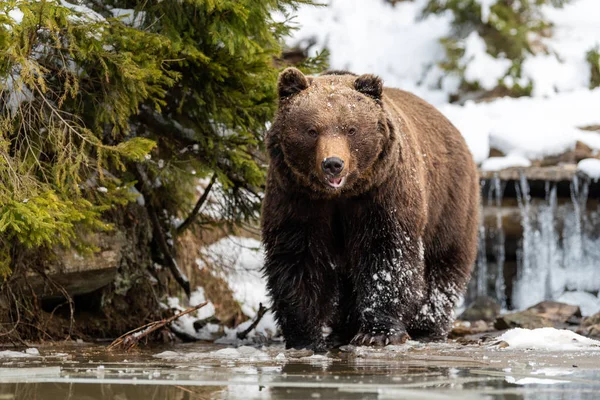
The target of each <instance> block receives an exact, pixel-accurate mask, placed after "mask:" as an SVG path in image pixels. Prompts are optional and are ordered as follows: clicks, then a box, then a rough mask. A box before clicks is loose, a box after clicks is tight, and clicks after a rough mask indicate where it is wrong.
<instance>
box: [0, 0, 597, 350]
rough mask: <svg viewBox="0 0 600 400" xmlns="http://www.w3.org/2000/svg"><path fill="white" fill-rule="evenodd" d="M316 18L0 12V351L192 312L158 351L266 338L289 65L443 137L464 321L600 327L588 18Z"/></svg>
mask: <svg viewBox="0 0 600 400" xmlns="http://www.w3.org/2000/svg"><path fill="white" fill-rule="evenodd" d="M323 3H325V4H324V5H320V6H316V5H315V4H314V3H313V2H311V1H309V0H306V1H304V0H266V1H260V2H256V1H251V0H242V1H227V0H181V1H178V2H167V1H160V0H149V1H137V0H81V1H74V0H73V1H67V0H60V1H57V0H45V1H44V0H42V1H25V0H9V1H4V2H2V3H1V4H0V105H1V108H0V285H1V287H0V342H15V343H19V342H21V341H23V340H57V339H64V338H72V339H84V340H89V339H104V338H106V339H108V338H114V337H117V336H119V335H120V334H122V333H124V332H126V331H128V330H130V329H133V328H135V327H138V326H141V325H143V324H145V323H147V322H149V321H152V320H156V319H160V318H164V317H168V316H171V315H173V313H174V312H176V311H181V310H183V309H185V308H186V307H188V306H194V305H197V304H200V303H202V302H204V301H208V305H207V306H205V307H203V308H201V309H200V310H198V311H196V312H194V313H191V314H189V315H186V316H184V317H182V318H180V319H178V320H177V321H176V322H174V323H173V324H171V326H170V330H168V331H163V332H160V335H161V336H160V337H162V338H163V339H165V340H169V339H172V338H173V337H174V336H177V337H179V338H181V339H183V340H195V339H207V340H214V339H219V340H222V341H227V340H237V339H238V338H239V337H240V335H241V336H242V337H243V338H244V339H247V340H264V339H270V338H272V337H275V336H277V327H276V325H275V323H274V321H273V317H272V315H271V313H270V312H269V311H268V309H267V308H268V301H269V300H268V298H267V295H266V291H265V287H264V282H263V280H262V277H261V273H260V268H261V266H262V254H261V249H260V236H259V232H258V229H257V227H258V218H259V212H260V202H261V196H262V192H263V188H264V176H265V166H266V163H267V160H266V158H265V155H264V153H263V142H262V140H263V135H264V132H265V131H266V129H267V128H268V124H269V121H270V119H271V118H272V116H273V112H274V110H275V107H276V96H275V83H276V78H277V74H278V72H279V71H280V70H281V69H282V68H284V67H286V66H289V65H295V66H297V67H299V68H301V69H302V70H303V71H304V72H306V73H318V72H320V71H323V70H325V69H327V68H328V67H331V68H335V69H348V70H350V71H353V72H356V73H367V72H369V73H376V74H379V75H380V76H381V77H382V78H383V79H384V81H385V83H386V85H388V86H393V87H399V88H402V89H405V90H408V91H412V92H414V93H416V94H417V95H419V96H421V97H423V98H424V99H426V100H427V101H429V102H431V103H432V104H434V105H435V106H436V107H438V108H439V109H440V110H441V111H442V112H443V113H444V114H445V115H446V116H447V117H448V118H449V119H450V120H451V121H452V122H453V123H454V124H455V125H456V126H457V127H458V128H459V130H461V132H462V133H463V135H464V136H465V139H466V140H467V143H468V144H469V147H470V148H471V151H472V152H473V155H474V157H475V160H476V162H477V163H478V165H479V166H480V171H481V185H482V218H481V224H480V246H479V247H480V248H479V254H478V260H477V265H476V266H475V273H474V276H473V279H472V281H471V284H470V287H469V292H468V293H467V295H466V297H465V304H469V303H471V302H473V301H475V300H476V299H478V301H482V300H481V299H486V300H485V301H486V302H487V304H492V306H491V307H492V308H493V309H494V310H496V309H498V310H499V309H502V310H522V309H525V308H527V307H530V306H532V305H534V304H535V303H537V302H539V301H542V300H557V301H561V302H564V303H569V304H574V305H577V306H579V307H580V309H581V313H582V314H583V315H584V316H585V315H591V314H593V313H595V312H598V311H600V293H599V290H600V238H599V235H600V229H599V228H600V216H599V212H600V205H599V203H598V199H599V198H600V184H599V183H598V179H600V153H599V151H600V112H599V111H598V110H600V88H599V87H600V24H598V20H599V19H600V2H598V1H597V0H396V1H392V0H388V1H386V0H344V1H342V0H329V1H328V2H325V1H324V2H323ZM599 326H600V325H599ZM597 333H599V334H600V331H598V332H597ZM156 338H159V336H156Z"/></svg>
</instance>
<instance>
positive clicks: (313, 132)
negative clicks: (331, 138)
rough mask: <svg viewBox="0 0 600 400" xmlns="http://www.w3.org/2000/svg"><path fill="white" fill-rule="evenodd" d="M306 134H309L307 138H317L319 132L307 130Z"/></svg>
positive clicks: (312, 129)
mask: <svg viewBox="0 0 600 400" xmlns="http://www.w3.org/2000/svg"><path fill="white" fill-rule="evenodd" d="M308 134H309V136H312V137H317V136H318V135H319V132H317V130H316V129H314V128H311V129H309V130H308Z"/></svg>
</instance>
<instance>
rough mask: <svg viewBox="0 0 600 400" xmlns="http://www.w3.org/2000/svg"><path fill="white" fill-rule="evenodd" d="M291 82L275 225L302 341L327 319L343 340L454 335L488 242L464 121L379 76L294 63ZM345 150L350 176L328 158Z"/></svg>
mask: <svg viewBox="0 0 600 400" xmlns="http://www.w3.org/2000/svg"><path fill="white" fill-rule="evenodd" d="M279 94H280V105H279V110H278V113H277V116H276V118H275V120H274V122H273V125H272V127H271V129H270V130H269V132H268V134H267V138H266V139H267V147H268V151H269V155H270V159H271V162H270V166H269V172H268V179H267V191H266V196H265V201H264V206H263V221H262V226H263V241H264V244H265V248H266V263H265V274H266V277H267V279H268V287H269V290H270V292H271V295H272V297H273V305H274V309H275V314H276V317H277V319H278V322H279V324H280V326H281V327H282V330H283V333H284V336H285V338H286V342H287V345H288V347H313V348H317V349H318V348H323V347H324V346H326V344H325V342H323V340H322V335H321V326H322V325H324V324H325V325H331V326H332V327H333V328H334V331H333V333H332V335H331V338H330V339H331V340H332V341H334V342H337V343H339V344H342V343H348V342H349V341H352V342H353V343H356V344H363V343H364V344H386V343H400V342H403V341H404V340H406V338H407V337H408V336H407V332H408V333H409V334H410V335H411V336H413V337H425V338H429V339H440V338H444V337H445V336H446V335H447V333H448V331H449V329H450V325H451V323H452V316H451V311H452V308H453V306H454V305H455V303H456V301H457V299H458V297H459V296H460V294H462V292H463V290H464V288H465V285H466V283H467V281H468V279H469V277H470V273H471V268H472V265H473V263H474V259H475V254H476V247H477V220H478V202H479V185H478V179H477V172H476V167H475V164H474V162H473V160H472V156H471V154H470V152H469V150H468V148H467V146H466V143H465V141H464V139H463V138H462V136H461V135H460V133H459V132H458V131H457V129H456V128H455V127H454V126H453V125H452V124H451V123H450V122H449V121H448V120H447V119H446V118H445V117H444V116H443V115H442V114H441V113H439V112H438V111H437V110H436V109H435V108H434V107H432V106H431V105H429V104H428V103H426V102H425V101H423V100H421V99H420V98H418V97H417V96H415V95H413V94H411V93H408V92H405V91H402V90H398V89H393V88H383V86H382V83H381V80H380V79H379V78H377V77H375V76H373V75H361V76H356V75H351V74H349V73H345V71H337V72H334V73H333V74H328V75H322V76H319V77H310V78H309V77H304V76H303V75H302V74H301V73H300V72H299V71H297V70H294V69H288V70H286V71H284V72H283V73H282V74H281V76H280V81H279ZM353 130H355V131H356V133H354V134H352V132H354V131H353ZM314 132H316V133H317V135H314V136H313V133H314ZM332 155H334V156H337V157H340V158H342V159H343V160H344V162H345V167H344V171H343V172H342V174H343V176H345V177H346V184H345V185H344V186H343V187H342V188H341V189H332V188H330V187H328V185H327V184H326V183H325V179H326V176H325V175H324V173H323V171H322V170H321V169H320V165H321V161H322V160H323V158H324V157H327V156H332Z"/></svg>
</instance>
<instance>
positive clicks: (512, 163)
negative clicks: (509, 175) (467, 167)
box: [481, 155, 531, 171]
mask: <svg viewBox="0 0 600 400" xmlns="http://www.w3.org/2000/svg"><path fill="white" fill-rule="evenodd" d="M529 166H531V161H529V160H528V159H526V158H525V157H523V156H519V155H508V156H505V157H490V158H488V159H487V160H484V161H483V163H481V170H482V171H500V170H503V169H506V168H511V167H529Z"/></svg>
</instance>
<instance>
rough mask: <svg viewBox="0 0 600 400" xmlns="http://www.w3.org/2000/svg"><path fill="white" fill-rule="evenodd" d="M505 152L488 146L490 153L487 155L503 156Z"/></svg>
mask: <svg viewBox="0 0 600 400" xmlns="http://www.w3.org/2000/svg"><path fill="white" fill-rule="evenodd" d="M504 156H506V154H504V152H503V151H502V150H498V149H497V148H495V147H490V155H489V156H488V157H504Z"/></svg>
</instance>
